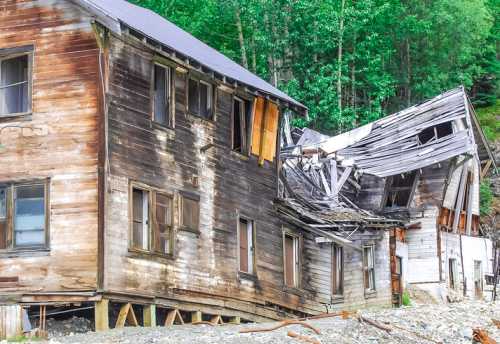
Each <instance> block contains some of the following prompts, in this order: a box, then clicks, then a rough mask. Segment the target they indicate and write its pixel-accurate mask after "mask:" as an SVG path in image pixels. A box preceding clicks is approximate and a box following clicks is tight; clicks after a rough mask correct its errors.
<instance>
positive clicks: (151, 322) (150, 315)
mask: <svg viewBox="0 0 500 344" xmlns="http://www.w3.org/2000/svg"><path fill="white" fill-rule="evenodd" d="M142 311H143V312H142V318H143V323H144V327H155V326H156V305H147V306H144V308H143V309H142Z"/></svg>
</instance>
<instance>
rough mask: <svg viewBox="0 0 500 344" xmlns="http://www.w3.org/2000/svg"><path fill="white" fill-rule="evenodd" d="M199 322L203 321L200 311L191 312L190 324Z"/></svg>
mask: <svg viewBox="0 0 500 344" xmlns="http://www.w3.org/2000/svg"><path fill="white" fill-rule="evenodd" d="M200 321H203V319H202V316H201V312H200V311H194V312H191V322H192V323H194V322H200Z"/></svg>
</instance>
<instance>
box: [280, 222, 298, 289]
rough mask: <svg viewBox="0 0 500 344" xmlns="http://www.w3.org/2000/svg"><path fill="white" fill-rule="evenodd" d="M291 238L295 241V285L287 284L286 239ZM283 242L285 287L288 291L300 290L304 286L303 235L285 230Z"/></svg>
mask: <svg viewBox="0 0 500 344" xmlns="http://www.w3.org/2000/svg"><path fill="white" fill-rule="evenodd" d="M287 236H288V237H291V238H292V239H293V249H294V251H295V252H294V254H293V256H294V264H293V267H294V275H295V276H294V277H295V278H294V285H293V286H291V285H288V284H287V273H286V243H285V240H286V237H287ZM282 242H283V247H282V248H283V285H284V287H285V288H286V289H296V290H298V289H300V288H301V286H302V283H301V281H302V273H301V271H302V235H301V234H297V233H295V232H293V231H291V230H289V229H284V230H283V235H282Z"/></svg>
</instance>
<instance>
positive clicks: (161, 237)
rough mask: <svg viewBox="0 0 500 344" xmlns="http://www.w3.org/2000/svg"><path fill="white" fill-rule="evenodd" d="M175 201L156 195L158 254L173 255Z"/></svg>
mask: <svg viewBox="0 0 500 344" xmlns="http://www.w3.org/2000/svg"><path fill="white" fill-rule="evenodd" d="M172 204H173V199H172V197H170V196H168V195H164V194H160V193H155V220H156V221H155V228H154V239H153V240H154V248H155V251H156V252H157V253H161V254H172V253H173V225H172V224H173V211H172V210H173V207H172Z"/></svg>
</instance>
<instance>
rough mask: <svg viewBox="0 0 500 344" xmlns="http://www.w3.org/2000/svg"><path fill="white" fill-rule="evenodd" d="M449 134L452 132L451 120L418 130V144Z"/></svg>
mask: <svg viewBox="0 0 500 344" xmlns="http://www.w3.org/2000/svg"><path fill="white" fill-rule="evenodd" d="M451 134H453V128H452V126H451V122H446V123H441V124H438V125H436V126H434V127H429V128H426V129H424V130H423V131H422V132H420V134H418V140H419V141H420V144H425V143H427V142H430V141H432V140H437V139H440V138H442V137H445V136H448V135H451Z"/></svg>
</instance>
